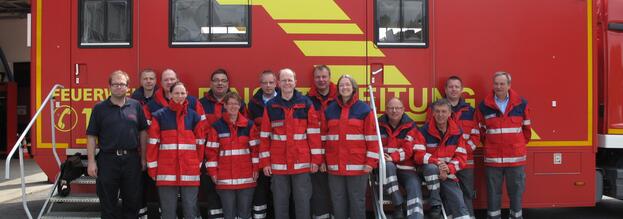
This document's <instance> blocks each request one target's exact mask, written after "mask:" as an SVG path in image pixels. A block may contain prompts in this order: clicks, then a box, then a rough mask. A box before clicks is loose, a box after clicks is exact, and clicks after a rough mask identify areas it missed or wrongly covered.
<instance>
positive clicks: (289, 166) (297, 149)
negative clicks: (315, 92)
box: [259, 90, 323, 175]
mask: <svg viewBox="0 0 623 219" xmlns="http://www.w3.org/2000/svg"><path fill="white" fill-rule="evenodd" d="M266 105H267V106H266V109H265V110H264V115H263V116H262V128H261V132H260V142H261V143H260V155H259V157H260V168H264V167H267V166H270V167H271V169H272V172H273V174H278V175H279V174H281V175H284V174H300V173H309V172H311V164H316V165H320V164H322V162H323V157H322V152H321V151H322V144H321V142H320V126H319V125H318V124H319V123H318V114H316V111H315V110H314V107H313V105H312V102H311V100H309V98H307V97H306V96H303V95H301V93H300V92H299V91H297V90H295V91H294V94H293V96H292V98H291V99H290V100H284V99H283V98H282V97H281V93H280V94H278V95H277V96H276V97H275V98H273V99H271V100H270V101H268V102H267V103H266Z"/></svg>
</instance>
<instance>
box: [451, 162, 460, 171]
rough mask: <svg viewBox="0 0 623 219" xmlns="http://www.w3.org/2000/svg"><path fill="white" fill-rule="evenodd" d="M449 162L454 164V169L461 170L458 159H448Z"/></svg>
mask: <svg viewBox="0 0 623 219" xmlns="http://www.w3.org/2000/svg"><path fill="white" fill-rule="evenodd" d="M450 163H451V164H453V165H454V169H455V170H456V171H459V170H461V166H460V165H459V161H458V160H453V161H450Z"/></svg>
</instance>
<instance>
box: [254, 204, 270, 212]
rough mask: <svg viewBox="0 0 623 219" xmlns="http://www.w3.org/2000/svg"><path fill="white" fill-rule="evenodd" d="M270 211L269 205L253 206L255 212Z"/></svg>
mask: <svg viewBox="0 0 623 219" xmlns="http://www.w3.org/2000/svg"><path fill="white" fill-rule="evenodd" d="M266 209H268V205H267V204H263V205H254V206H253V210H254V211H262V210H266Z"/></svg>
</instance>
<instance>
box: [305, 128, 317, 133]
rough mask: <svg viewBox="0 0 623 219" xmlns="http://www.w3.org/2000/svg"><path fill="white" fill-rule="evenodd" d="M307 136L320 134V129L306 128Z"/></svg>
mask: <svg viewBox="0 0 623 219" xmlns="http://www.w3.org/2000/svg"><path fill="white" fill-rule="evenodd" d="M307 134H320V128H307Z"/></svg>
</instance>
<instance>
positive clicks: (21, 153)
mask: <svg viewBox="0 0 623 219" xmlns="http://www.w3.org/2000/svg"><path fill="white" fill-rule="evenodd" d="M58 88H64V87H63V85H60V84H55V85H54V86H53V87H52V89H51V90H50V93H48V96H47V97H46V98H45V100H44V101H43V103H41V106H39V109H37V112H36V113H35V115H34V116H33V117H32V119H30V122H29V123H28V126H26V128H25V129H24V131H22V134H21V135H20V136H19V138H18V139H17V142H15V145H13V148H12V149H11V152H9V155H8V156H7V157H6V163H5V173H4V178H5V179H9V178H11V177H10V173H11V158H12V157H13V155H14V154H15V151H16V150H18V149H19V173H20V178H21V186H22V206H23V207H24V211H25V212H26V216H28V218H29V219H32V215H31V214H30V209H28V203H27V202H28V201H27V200H26V182H25V181H26V179H25V177H24V148H23V145H22V141H23V140H24V137H26V134H27V133H28V132H29V131H30V128H31V127H32V125H33V124H34V123H35V121H36V120H37V118H38V117H39V115H41V111H43V108H45V105H46V104H47V103H48V102H49V103H50V114H51V115H50V118H51V120H52V123H51V124H52V148H53V153H54V156H55V158H56V162H57V163H58V165H59V166H60V159H59V157H58V154H57V153H56V142H55V139H54V138H55V130H54V106H53V103H54V100H53V96H54V91H56V89H58ZM57 181H58V178H57ZM46 202H47V201H46ZM44 207H45V206H44Z"/></svg>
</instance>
